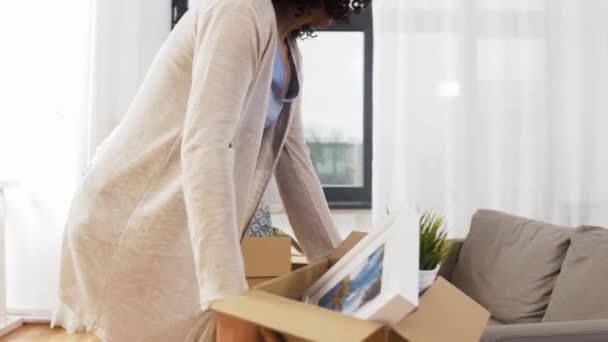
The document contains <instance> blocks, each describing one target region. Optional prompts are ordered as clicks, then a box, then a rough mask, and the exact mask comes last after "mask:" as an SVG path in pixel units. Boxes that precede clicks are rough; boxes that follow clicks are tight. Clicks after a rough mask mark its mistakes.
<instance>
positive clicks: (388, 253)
mask: <svg viewBox="0 0 608 342" xmlns="http://www.w3.org/2000/svg"><path fill="white" fill-rule="evenodd" d="M385 224H387V225H386V226H381V227H378V228H377V229H376V232H374V233H373V234H370V235H368V236H367V237H366V238H364V239H363V240H362V241H361V242H360V243H359V244H358V245H357V246H355V248H353V249H352V250H351V251H350V252H349V253H347V254H346V255H345V256H344V257H343V258H342V259H341V260H340V261H339V262H337V263H336V264H335V265H334V266H333V267H332V268H331V269H330V270H329V271H328V272H327V273H326V274H325V275H324V276H322V277H321V278H320V279H319V280H318V281H317V282H316V283H315V284H314V285H313V286H312V287H311V288H310V289H309V291H307V292H306V293H305V295H304V301H305V302H307V303H309V304H315V305H319V306H321V307H324V308H326V309H328V310H332V311H336V312H340V313H342V314H345V315H350V316H353V317H356V318H360V319H366V320H367V319H370V320H376V321H381V322H383V323H385V324H395V323H397V322H398V321H399V320H401V319H402V318H403V317H404V316H405V315H407V314H408V313H409V312H410V311H412V310H413V309H414V308H415V307H416V306H417V305H418V249H417V246H418V216H417V214H416V213H415V212H413V211H412V212H410V211H407V212H402V213H400V214H398V215H397V216H396V217H393V218H392V219H390V220H389V221H387V222H386V223H385Z"/></svg>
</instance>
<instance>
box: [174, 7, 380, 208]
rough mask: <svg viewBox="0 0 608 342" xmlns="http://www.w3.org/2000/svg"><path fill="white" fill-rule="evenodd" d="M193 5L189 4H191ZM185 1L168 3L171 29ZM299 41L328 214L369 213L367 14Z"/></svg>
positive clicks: (306, 109) (309, 134) (308, 128)
mask: <svg viewBox="0 0 608 342" xmlns="http://www.w3.org/2000/svg"><path fill="white" fill-rule="evenodd" d="M194 2H196V1H192V0H190V3H192V4H193V3H194ZM187 8H188V0H173V24H175V23H176V22H177V21H178V20H179V18H180V17H181V15H183V13H184V12H185V11H186V10H187ZM316 35H317V38H314V39H306V40H303V41H300V43H299V45H300V48H301V50H302V55H303V56H304V84H303V89H302V92H303V94H304V97H303V99H302V100H303V102H302V111H303V120H304V130H305V138H306V143H307V145H308V147H309V148H310V152H311V159H312V161H313V165H314V167H315V170H316V172H317V175H318V176H319V178H320V180H321V183H322V184H323V189H324V192H325V197H326V198H327V201H328V202H329V205H330V207H331V208H334V209H339V208H349V209H352V208H371V197H372V174H371V173H372V165H371V162H372V65H373V60H372V58H373V33H372V15H371V9H369V10H367V11H365V12H364V13H363V14H361V15H355V16H353V20H352V23H351V24H349V25H334V26H332V27H331V28H329V29H325V30H321V31H317V32H316Z"/></svg>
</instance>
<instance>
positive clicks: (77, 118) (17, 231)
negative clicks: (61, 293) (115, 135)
mask: <svg viewBox="0 0 608 342" xmlns="http://www.w3.org/2000/svg"><path fill="white" fill-rule="evenodd" d="M0 7H1V9H0V41H1V42H2V46H3V49H2V53H1V54H0V75H1V76H0V94H2V95H0V179H11V180H14V181H16V182H17V183H18V184H17V185H16V186H15V187H13V188H10V189H9V190H7V192H6V198H7V204H8V205H7V226H6V267H7V269H6V279H7V305H8V307H9V312H13V313H15V312H16V311H19V312H23V311H26V312H27V313H30V314H31V313H37V312H38V311H39V310H44V311H45V313H44V314H43V315H46V312H48V310H50V308H51V307H52V306H53V302H54V300H55V298H56V293H57V278H58V277H57V275H58V269H59V252H60V244H61V239H62V233H63V224H64V220H65V215H66V214H67V210H68V208H69V203H70V199H71V195H72V193H73V191H74V189H75V186H76V185H77V181H78V179H79V175H80V172H81V170H82V169H83V167H84V165H85V163H86V151H85V149H83V146H85V143H84V142H85V141H86V135H87V134H86V132H87V130H86V127H87V125H88V117H87V115H86V113H87V112H88V106H89V102H88V97H89V96H88V94H89V86H88V85H89V58H90V54H89V51H90V49H89V48H90V23H91V20H90V18H91V17H90V16H91V12H90V10H91V7H90V2H89V1H85V0H78V1H67V0H62V1H42V0H30V1H12V2H10V3H9V2H3V3H2V5H0Z"/></svg>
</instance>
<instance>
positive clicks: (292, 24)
mask: <svg viewBox="0 0 608 342" xmlns="http://www.w3.org/2000/svg"><path fill="white" fill-rule="evenodd" d="M278 2H279V1H275V2H274V3H275V4H274V6H275V13H276V17H277V29H278V30H279V37H280V38H281V41H285V39H286V38H287V37H288V36H289V34H290V33H291V32H293V31H294V30H297V29H299V28H301V27H302V26H304V25H305V24H306V22H307V20H308V19H307V16H306V15H301V16H296V13H297V12H298V11H297V9H296V7H295V6H294V5H292V4H277V3H278Z"/></svg>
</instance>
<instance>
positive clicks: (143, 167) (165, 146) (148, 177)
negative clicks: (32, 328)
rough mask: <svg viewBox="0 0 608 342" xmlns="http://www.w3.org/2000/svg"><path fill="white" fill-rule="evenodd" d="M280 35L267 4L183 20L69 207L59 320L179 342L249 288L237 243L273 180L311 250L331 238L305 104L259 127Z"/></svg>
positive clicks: (231, 6) (212, 9) (249, 0)
mask: <svg viewBox="0 0 608 342" xmlns="http://www.w3.org/2000/svg"><path fill="white" fill-rule="evenodd" d="M277 37H278V33H277V26H276V18H275V12H274V7H273V5H272V2H271V0H203V1H202V4H201V5H200V7H199V8H198V9H196V10H191V11H189V12H187V13H186V14H185V15H184V17H183V18H182V19H181V21H180V22H179V24H178V25H177V26H176V27H175V29H174V30H173V32H172V33H171V34H170V36H169V38H168V39H167V41H166V42H165V43H164V44H163V46H162V48H161V50H160V52H159V53H158V55H157V56H156V58H155V60H154V62H153V64H152V67H151V69H150V71H149V73H148V75H147V76H146V79H145V80H144V82H143V85H142V87H141V89H140V90H139V92H138V94H137V95H136V97H135V99H134V101H133V102H132V104H131V106H130V108H129V110H128V113H127V114H126V115H125V117H124V119H123V120H122V121H121V123H120V124H119V126H118V127H117V128H116V129H115V130H114V132H113V133H112V134H111V135H110V137H109V138H108V139H107V141H106V142H105V143H104V150H103V152H101V154H100V155H98V156H97V160H96V161H95V163H94V164H93V165H92V166H91V167H90V168H89V169H88V170H87V172H86V174H85V176H84V177H83V180H82V182H81V184H80V186H79V188H78V190H77V192H76V195H75V197H74V199H73V202H72V206H71V209H70V213H69V217H68V220H67V224H66V227H65V228H66V232H65V237H64V243H63V251H62V260H61V276H60V278H61V280H60V298H59V299H60V303H59V305H58V308H57V310H56V314H55V317H54V323H55V324H57V325H60V326H63V327H65V328H66V329H68V330H69V331H82V330H86V331H91V332H93V333H95V334H96V335H97V336H99V337H100V338H101V339H102V340H104V341H119V342H122V341H129V342H132V341H147V342H155V341H159V342H160V341H162V342H166V341H183V340H184V339H185V337H186V335H187V334H188V333H189V332H190V331H192V329H193V327H194V326H195V325H196V323H197V322H201V319H202V317H204V315H206V313H205V310H206V309H207V308H208V305H209V303H210V302H212V301H215V300H219V299H222V298H224V297H226V296H230V295H234V294H237V293H241V292H243V291H246V290H247V283H246V281H245V275H244V269H243V260H242V256H241V253H240V241H241V238H242V236H243V234H244V232H245V229H246V227H247V226H248V223H249V222H250V220H251V218H252V216H253V214H254V212H255V210H256V208H257V206H258V204H259V202H260V199H261V197H262V195H263V192H264V190H265V188H266V186H267V184H268V182H269V180H270V178H271V176H272V175H273V174H274V175H275V178H276V180H277V184H278V187H279V192H280V194H281V197H282V199H283V203H284V205H285V209H286V211H287V214H288V216H289V220H290V223H291V225H292V226H293V229H294V231H295V234H296V236H297V238H298V240H299V243H300V245H301V246H302V248H303V250H304V252H305V254H306V255H307V256H308V257H309V258H310V259H311V260H313V261H314V260H317V259H319V258H321V257H324V256H326V255H327V254H328V253H329V252H330V251H331V250H332V249H333V248H334V246H335V245H336V244H337V243H338V242H339V241H338V234H337V233H336V230H335V227H334V225H333V223H332V219H331V217H330V211H329V209H328V206H327V203H326V201H325V198H324V196H323V192H322V188H321V185H320V183H319V180H318V178H317V176H316V174H315V172H314V169H313V167H312V164H311V161H310V157H309V155H308V150H307V148H306V145H305V143H304V136H303V130H302V120H301V117H300V97H298V99H297V100H296V101H295V102H294V103H293V104H292V105H291V106H287V107H286V108H285V109H284V110H283V112H282V113H281V116H280V118H279V120H278V122H277V123H276V124H275V125H273V126H272V127H270V128H268V129H264V122H265V118H266V112H267V107H268V101H269V96H270V89H271V87H270V85H271V77H272V66H273V57H274V52H275V49H276V44H277ZM289 43H290V46H291V48H292V51H293V54H294V56H295V57H294V59H295V64H296V66H297V68H298V77H299V79H300V81H301V80H302V74H301V56H300V53H299V50H298V48H297V45H296V42H295V40H293V39H291V40H290V41H289Z"/></svg>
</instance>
